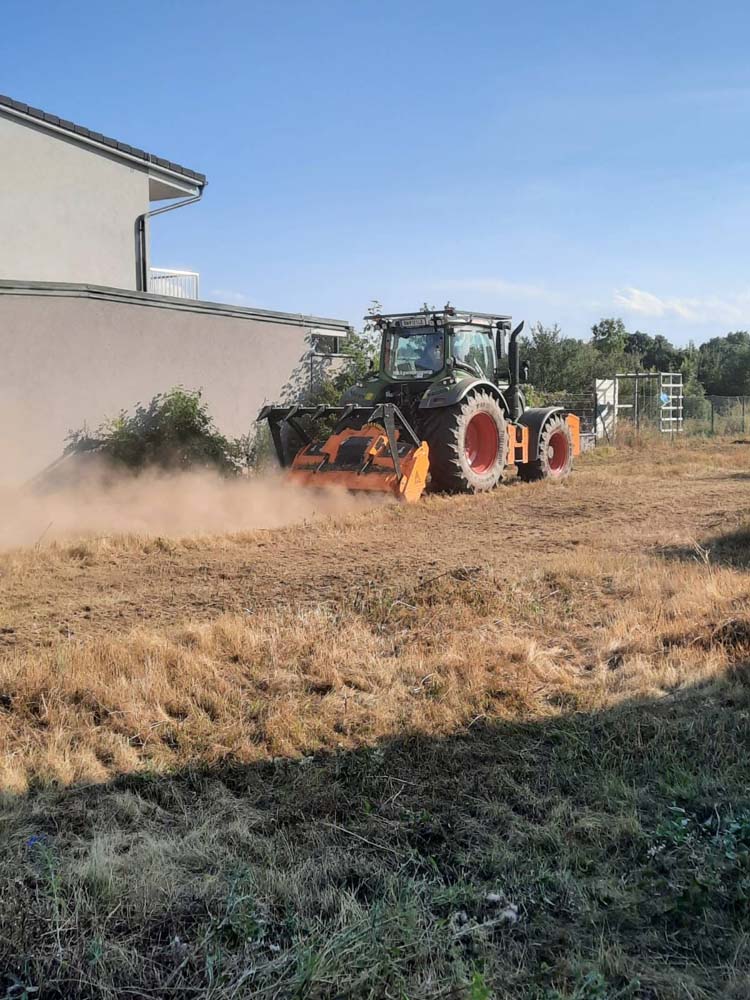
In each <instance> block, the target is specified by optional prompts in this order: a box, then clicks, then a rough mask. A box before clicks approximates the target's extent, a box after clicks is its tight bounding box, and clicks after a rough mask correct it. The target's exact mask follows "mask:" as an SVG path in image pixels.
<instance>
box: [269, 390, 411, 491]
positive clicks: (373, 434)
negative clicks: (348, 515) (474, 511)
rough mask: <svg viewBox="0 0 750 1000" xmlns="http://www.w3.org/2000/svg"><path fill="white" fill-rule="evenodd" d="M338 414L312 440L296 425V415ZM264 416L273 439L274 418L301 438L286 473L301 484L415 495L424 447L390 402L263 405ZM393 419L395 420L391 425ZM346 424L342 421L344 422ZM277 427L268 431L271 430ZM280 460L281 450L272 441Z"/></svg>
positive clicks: (275, 439)
mask: <svg viewBox="0 0 750 1000" xmlns="http://www.w3.org/2000/svg"><path fill="white" fill-rule="evenodd" d="M330 414H337V415H339V414H340V419H339V422H338V424H337V425H336V428H335V429H334V432H333V433H332V434H331V435H330V437H328V438H327V439H326V440H325V441H323V442H320V441H313V440H311V439H310V438H309V435H307V434H306V433H305V432H304V431H303V430H302V428H301V426H300V424H299V422H298V418H299V417H300V416H305V415H307V416H310V417H313V418H315V417H321V416H328V415H330ZM263 418H266V419H268V421H269V424H270V426H271V431H272V434H273V437H274V442H275V443H276V441H277V440H279V441H280V437H279V435H278V430H277V429H278V426H279V423H287V424H289V425H291V427H292V428H293V429H294V430H295V431H296V432H297V434H298V435H299V436H301V437H302V439H303V440H305V439H307V443H306V444H305V445H304V447H303V448H301V449H300V450H299V451H298V452H297V454H296V455H295V456H294V458H293V459H292V462H291V465H290V466H289V473H288V475H289V479H290V480H291V481H292V482H295V483H299V484H301V485H303V486H328V485H330V486H341V487H343V488H344V489H346V490H352V491H366V492H371V493H390V494H391V495H392V496H394V497H396V499H397V500H402V501H404V502H406V503H413V502H415V501H416V500H419V498H420V497H421V495H422V493H423V491H424V488H425V486H426V483H427V473H428V471H429V467H430V459H429V448H428V446H427V443H426V442H425V441H420V440H419V438H418V437H417V436H416V434H415V433H414V431H413V430H412V428H411V426H410V425H409V423H408V422H407V420H406V419H405V418H404V416H403V414H402V413H401V411H400V410H399V408H398V407H397V406H395V405H394V404H393V403H381V404H379V405H378V406H376V407H375V408H374V409H372V408H370V407H353V406H348V407H319V408H313V407H310V408H307V407H291V408H289V409H286V410H284V409H281V408H277V407H273V408H271V407H268V408H267V409H266V410H264V411H263V412H262V413H261V415H260V417H259V419H263ZM397 423H398V426H397ZM347 425H348V426H347ZM275 428H276V430H277V433H274V430H275ZM277 452H278V453H279V458H280V459H281V460H282V464H284V463H283V453H282V452H283V450H282V449H280V447H279V445H278V444H277Z"/></svg>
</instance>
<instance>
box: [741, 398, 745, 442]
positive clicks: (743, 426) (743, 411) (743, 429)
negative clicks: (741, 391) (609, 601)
mask: <svg viewBox="0 0 750 1000" xmlns="http://www.w3.org/2000/svg"><path fill="white" fill-rule="evenodd" d="M742 433H743V434H744V433H745V397H744V396H743V397H742Z"/></svg>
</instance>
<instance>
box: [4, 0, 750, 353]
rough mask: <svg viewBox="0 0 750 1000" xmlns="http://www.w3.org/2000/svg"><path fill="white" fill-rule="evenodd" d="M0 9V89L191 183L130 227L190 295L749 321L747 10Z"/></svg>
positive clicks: (649, 322) (70, 3) (219, 2)
mask: <svg viewBox="0 0 750 1000" xmlns="http://www.w3.org/2000/svg"><path fill="white" fill-rule="evenodd" d="M615 7H616V9H612V8H615ZM0 11H1V13H2V33H1V34H0V92H2V93H6V94H9V95H11V96H13V97H15V98H17V99H19V100H23V101H26V102H27V103H30V104H35V105H37V106H39V107H42V108H44V109H45V110H48V111H51V112H53V113H56V114H60V115H61V116H64V117H68V118H72V119H73V120H75V121H78V122H80V123H82V124H84V125H88V126H89V127H91V128H94V129H96V130H99V131H103V132H106V133H108V134H110V135H114V136H115V137H117V138H118V139H121V140H123V141H126V142H131V143H133V144H135V145H138V146H140V147H142V148H145V149H148V150H149V151H151V152H154V153H157V154H159V155H162V156H166V157H168V158H170V159H172V160H177V161H178V162H181V163H183V164H185V165H187V166H189V167H192V168H194V169H196V170H202V171H203V172H205V173H206V174H207V175H208V178H209V186H208V189H207V191H206V194H205V197H204V200H203V202H202V203H200V204H199V205H196V206H191V207H189V208H185V209H182V210H180V211H178V212H175V213H172V214H167V215H165V216H163V217H161V218H158V219H156V220H154V223H153V227H152V240H153V254H152V256H153V262H154V263H156V264H159V265H162V266H165V267H191V268H195V269H196V270H199V271H200V272H201V280H202V294H203V297H204V298H214V299H219V300H224V301H233V302H237V303H240V304H245V303H247V304H253V305H259V306H263V307H266V308H271V309H274V308H275V309H282V310H288V311H300V312H313V313H316V314H318V315H326V316H336V317H342V318H346V319H349V320H352V321H358V319H359V318H360V317H361V315H362V314H363V312H364V311H365V308H366V306H367V305H368V302H369V301H370V300H371V299H372V298H376V297H377V298H378V299H380V301H381V302H382V303H383V305H384V306H385V307H386V308H387V309H388V310H396V309H408V308H417V307H419V306H420V305H421V303H422V302H423V301H425V300H427V301H429V302H430V303H431V304H436V305H442V304H443V302H445V300H446V299H450V300H451V301H452V302H454V303H456V304H458V305H462V306H464V307H470V308H476V309H483V310H500V311H509V312H512V313H513V315H514V316H516V317H518V318H525V319H526V320H527V321H529V322H534V321H536V320H542V321H543V322H545V323H551V322H555V321H557V322H559V323H560V325H561V326H562V327H563V330H564V332H565V333H567V334H570V335H575V336H586V335H587V333H588V328H589V327H590V326H591V324H592V323H594V322H595V321H596V320H597V319H598V318H599V317H601V316H605V315H620V316H622V317H623V319H625V321H626V323H627V325H628V327H629V328H630V329H636V328H639V329H642V330H647V331H649V332H652V333H664V334H666V335H667V336H669V337H670V338H672V339H674V340H675V341H676V342H678V343H685V342H687V341H688V340H690V339H693V340H696V341H698V342H699V341H701V340H703V339H705V338H707V337H709V336H713V335H715V334H718V333H725V332H726V331H728V330H730V329H737V328H748V327H750V271H749V270H748V228H749V223H750V128H749V127H748V124H749V121H748V113H749V112H750V63H749V62H748V59H747V39H748V29H750V7H749V6H748V5H747V4H746V3H723V2H715V3H713V4H706V3H700V4H699V3H691V2H680V3H676V2H669V0H667V2H661V3H659V2H651V3H646V2H638V0H635V2H632V0H631V2H629V3H627V4H618V5H610V4H605V3H601V2H598V3H594V2H576V0H569V2H540V3H528V4H526V5H523V4H519V3H518V2H513V3H504V2H494V3H493V2H486V3H485V2H476V0H464V2H462V3H458V2H455V0H454V2H450V3H448V2H443V0H436V2H433V3H425V2H411V0H403V2H401V3H398V2H391V0H383V2H379V3H374V2H356V0H349V2H338V0H331V2H310V0H308V2H297V0H288V2H284V0H281V2H277V3H270V2H265V3H257V2H244V3H240V2H227V0H215V2H214V3H213V4H206V3H204V2H203V3H194V2H193V0H183V2H180V3H174V2H171V0H161V2H160V3H158V4H155V3H148V4H147V3H140V2H137V0H135V2H129V3H127V4H125V3H117V4H115V3H112V2H110V3H104V2H101V0H99V2H96V3H93V2H88V0H86V2H84V0H66V2H63V3H60V2H55V3H53V2H49V0H47V2H36V3H34V4H29V3H27V2H23V3H21V2H18V0H2V7H1V8H0Z"/></svg>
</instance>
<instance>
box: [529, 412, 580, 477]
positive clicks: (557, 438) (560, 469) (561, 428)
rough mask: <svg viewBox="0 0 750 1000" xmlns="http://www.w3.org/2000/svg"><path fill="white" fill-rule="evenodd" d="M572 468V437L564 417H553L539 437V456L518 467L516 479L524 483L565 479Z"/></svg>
mask: <svg viewBox="0 0 750 1000" xmlns="http://www.w3.org/2000/svg"><path fill="white" fill-rule="evenodd" d="M572 466H573V435H572V434H571V431H570V427H568V424H567V421H566V420H565V417H553V418H552V420H550V421H548V423H546V424H545V425H544V427H543V429H542V433H541V435H540V437H539V456H538V458H537V459H536V460H535V461H533V462H524V463H523V464H519V466H518V477H519V479H523V481H524V482H526V483H533V482H536V481H538V480H540V479H553V480H557V481H559V480H561V479H567V478H568V476H569V475H570V470H571V468H572Z"/></svg>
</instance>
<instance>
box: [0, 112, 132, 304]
mask: <svg viewBox="0 0 750 1000" xmlns="http://www.w3.org/2000/svg"><path fill="white" fill-rule="evenodd" d="M148 207H149V201H148V175H147V173H146V171H145V170H140V169H138V168H137V167H129V166H126V165H125V164H124V163H121V162H118V161H116V160H114V159H110V158H109V157H107V156H105V155H99V154H98V153H94V152H92V151H90V150H87V149H85V148H82V147H81V146H78V145H76V144H75V143H74V142H71V141H69V140H66V139H64V138H61V137H54V136H51V135H49V134H46V133H44V132H42V131H41V130H38V129H36V128H34V127H32V126H30V125H26V124H25V123H23V122H20V121H18V120H17V119H14V118H10V117H7V116H4V115H3V114H2V112H0V279H11V280H16V279H21V280H34V281H70V282H89V283H91V284H99V285H111V286H113V287H115V288H135V287H136V276H135V228H134V227H135V221H136V218H137V217H138V216H139V215H141V214H142V213H143V212H146V211H148Z"/></svg>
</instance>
